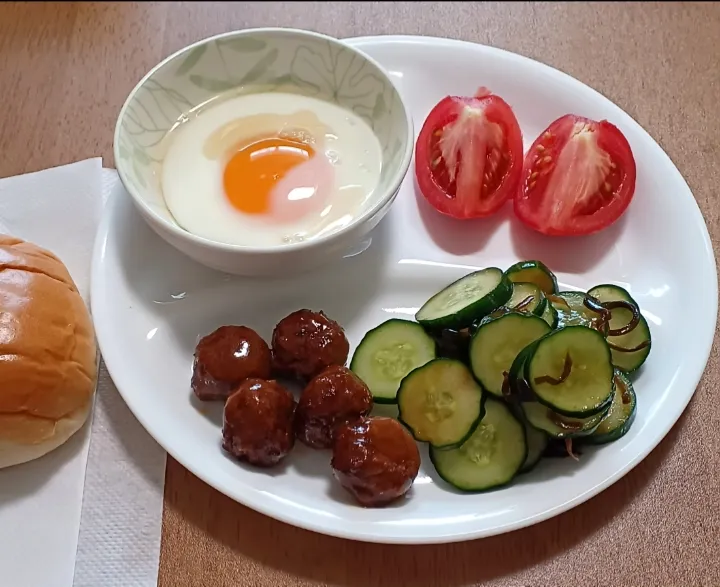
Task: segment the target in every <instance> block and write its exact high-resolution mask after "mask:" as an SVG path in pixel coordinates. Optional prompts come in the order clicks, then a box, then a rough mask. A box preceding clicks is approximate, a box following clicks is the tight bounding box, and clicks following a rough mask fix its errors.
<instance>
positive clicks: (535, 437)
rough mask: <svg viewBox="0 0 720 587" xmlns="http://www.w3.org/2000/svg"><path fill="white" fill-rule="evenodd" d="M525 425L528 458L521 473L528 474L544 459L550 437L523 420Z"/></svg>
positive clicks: (521, 468)
mask: <svg viewBox="0 0 720 587" xmlns="http://www.w3.org/2000/svg"><path fill="white" fill-rule="evenodd" d="M523 423H524V424H525V439H526V441H527V457H526V458H525V462H524V463H523V465H522V467H520V471H519V473H527V472H528V471H531V470H532V469H534V468H535V466H536V465H537V464H538V463H539V462H540V459H542V456H543V454H544V453H545V449H547V446H548V444H549V442H550V437H549V436H548V435H547V434H546V433H545V432H543V431H542V430H538V429H537V428H534V427H533V426H531V425H530V424H528V422H527V420H523Z"/></svg>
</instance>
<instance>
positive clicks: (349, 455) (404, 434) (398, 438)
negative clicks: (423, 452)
mask: <svg viewBox="0 0 720 587" xmlns="http://www.w3.org/2000/svg"><path fill="white" fill-rule="evenodd" d="M332 468H333V473H334V475H335V478H336V479H337V480H338V481H339V482H340V484H341V485H342V486H343V487H344V488H345V489H347V490H348V491H349V492H350V493H351V494H352V495H353V496H354V497H355V499H356V500H357V501H358V503H360V505H363V506H366V507H372V506H375V507H377V506H382V505H386V504H388V503H390V502H392V501H394V500H396V499H398V498H399V497H402V496H403V495H405V493H407V491H408V490H409V489H410V487H411V486H412V484H413V482H414V481H415V477H417V474H418V471H419V470H420V452H419V451H418V447H417V444H416V443H415V440H413V438H412V436H410V434H409V433H408V431H407V430H405V428H404V427H403V425H402V424H400V423H399V422H398V421H397V420H394V419H393V418H381V417H375V418H363V419H361V420H356V421H354V422H348V423H347V424H344V425H342V426H340V427H339V428H338V429H337V432H336V434H335V444H334V448H333V456H332Z"/></svg>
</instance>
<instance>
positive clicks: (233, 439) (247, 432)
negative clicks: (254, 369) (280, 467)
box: [222, 379, 295, 467]
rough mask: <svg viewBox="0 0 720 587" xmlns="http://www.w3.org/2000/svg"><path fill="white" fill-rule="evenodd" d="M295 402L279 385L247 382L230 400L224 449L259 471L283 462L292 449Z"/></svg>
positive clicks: (227, 403)
mask: <svg viewBox="0 0 720 587" xmlns="http://www.w3.org/2000/svg"><path fill="white" fill-rule="evenodd" d="M294 412H295V400H294V399H293V396H292V394H291V393H290V392H289V391H288V390H287V389H285V388H284V387H283V386H282V385H280V384H279V383H277V382H276V381H265V380H263V379H247V380H246V381H244V382H243V383H241V384H240V386H239V387H238V388H237V390H236V391H235V392H234V393H233V394H232V395H231V396H230V397H229V398H228V400H227V402H226V403H225V411H224V415H223V443H222V446H223V448H224V449H225V450H226V451H227V452H229V453H230V454H232V455H234V456H235V457H236V458H238V459H239V460H241V461H246V462H248V463H250V464H252V465H257V466H260V467H271V466H273V465H275V464H277V463H278V462H280V461H281V460H282V459H283V458H284V457H285V456H286V455H287V454H288V453H289V452H290V451H291V450H292V448H293V446H294V444H295V435H294V434H293V416H294Z"/></svg>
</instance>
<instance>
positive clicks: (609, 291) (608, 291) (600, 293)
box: [588, 283, 637, 306]
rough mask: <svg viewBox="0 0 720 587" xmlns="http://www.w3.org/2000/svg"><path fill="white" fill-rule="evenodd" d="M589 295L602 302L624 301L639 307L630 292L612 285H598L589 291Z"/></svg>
mask: <svg viewBox="0 0 720 587" xmlns="http://www.w3.org/2000/svg"><path fill="white" fill-rule="evenodd" d="M588 295H590V296H592V297H594V298H595V299H596V300H599V301H601V302H614V301H616V300H622V301H623V302H630V303H631V304H634V305H635V306H637V302H636V301H635V300H634V299H633V297H632V296H631V295H630V293H629V292H628V290H626V289H625V288H624V287H620V286H619V285H614V284H612V283H603V284H602V285H596V286H595V287H593V288H592V289H589V290H588Z"/></svg>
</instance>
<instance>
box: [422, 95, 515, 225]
mask: <svg viewBox="0 0 720 587" xmlns="http://www.w3.org/2000/svg"><path fill="white" fill-rule="evenodd" d="M521 172H522V134H521V132H520V125H519V124H518V122H517V119H516V118H515V115H514V113H513V111H512V109H511V108H510V106H509V105H508V104H507V103H506V102H505V101H504V100H503V99H502V98H500V97H499V96H495V95H493V94H491V93H490V92H488V91H487V90H485V89H484V88H481V89H480V90H478V93H477V94H476V95H475V96H473V97H460V96H447V97H446V98H444V99H443V100H441V101H440V102H438V104H437V105H436V106H435V107H434V108H433V109H432V110H431V112H430V114H429V115H428V117H427V118H426V119H425V123H424V124H423V127H422V129H421V131H420V134H419V136H418V140H417V143H416V146H415V175H416V177H417V181H418V187H419V188H420V191H421V193H422V194H423V196H424V197H425V199H426V200H427V201H428V202H429V203H430V204H431V205H432V206H433V207H434V208H435V209H436V210H438V211H440V212H441V213H443V214H446V215H448V216H452V217H454V218H460V219H467V218H481V217H484V216H489V215H490V214H493V213H494V212H497V210H499V209H500V207H501V206H502V205H503V204H504V203H505V202H506V201H507V200H508V198H510V197H511V196H512V195H513V194H514V193H515V192H516V191H517V185H518V182H519V180H520V174H521Z"/></svg>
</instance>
